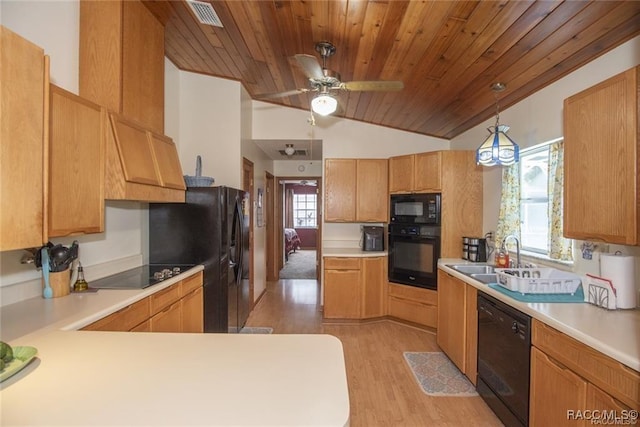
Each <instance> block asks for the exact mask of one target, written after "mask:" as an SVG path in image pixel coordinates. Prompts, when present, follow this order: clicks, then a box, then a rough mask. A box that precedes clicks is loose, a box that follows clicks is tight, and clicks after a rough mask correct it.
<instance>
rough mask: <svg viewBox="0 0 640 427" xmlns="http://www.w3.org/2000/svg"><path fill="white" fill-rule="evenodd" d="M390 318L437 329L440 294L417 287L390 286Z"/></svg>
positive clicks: (388, 301)
mask: <svg viewBox="0 0 640 427" xmlns="http://www.w3.org/2000/svg"><path fill="white" fill-rule="evenodd" d="M387 304H388V313H389V316H392V317H396V318H398V319H402V320H407V321H409V322H413V323H417V324H420V325H423V326H429V327H432V328H435V327H436V326H437V324H438V293H437V292H436V291H432V290H430V289H423V288H418V287H415V286H406V285H397V284H394V283H389V284H388V299H387Z"/></svg>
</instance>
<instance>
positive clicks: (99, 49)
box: [80, 0, 164, 134]
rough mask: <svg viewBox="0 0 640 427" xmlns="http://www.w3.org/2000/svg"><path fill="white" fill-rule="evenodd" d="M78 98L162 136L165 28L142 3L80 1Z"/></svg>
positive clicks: (132, 0)
mask: <svg viewBox="0 0 640 427" xmlns="http://www.w3.org/2000/svg"><path fill="white" fill-rule="evenodd" d="M80 95H81V96H82V97H84V98H87V99H89V100H91V101H93V102H95V103H97V104H100V105H103V106H105V107H107V108H108V109H109V110H110V111H116V112H118V113H122V114H123V115H125V116H127V117H129V118H131V119H133V120H134V121H136V122H138V123H140V124H142V125H143V126H144V127H146V128H148V129H150V130H152V131H153V132H155V133H158V134H163V133H164V27H163V26H162V24H161V23H160V22H159V21H158V20H157V19H156V18H155V17H154V16H153V14H152V13H151V12H150V11H149V10H148V9H147V8H146V7H145V6H144V5H143V4H142V2H140V1H137V0H131V1H120V0H116V1H86V0H82V1H81V2H80Z"/></svg>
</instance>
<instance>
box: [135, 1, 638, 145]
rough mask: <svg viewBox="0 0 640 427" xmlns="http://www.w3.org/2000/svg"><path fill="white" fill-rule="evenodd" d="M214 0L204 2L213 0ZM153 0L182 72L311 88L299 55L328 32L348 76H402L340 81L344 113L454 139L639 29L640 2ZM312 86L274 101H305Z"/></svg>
mask: <svg viewBox="0 0 640 427" xmlns="http://www.w3.org/2000/svg"><path fill="white" fill-rule="evenodd" d="M205 1H206V0H205ZM209 3H210V4H211V5H213V8H214V9H215V12H216V13H217V15H218V17H219V18H220V21H221V22H222V24H223V26H224V27H223V28H220V27H213V26H209V25H204V24H201V23H200V22H199V21H198V20H197V19H196V17H195V15H194V13H193V12H192V10H191V8H190V7H189V6H188V5H187V3H186V2H185V1H184V0H178V1H176V0H172V1H168V0H147V1H145V5H146V6H147V7H148V9H149V10H151V11H152V12H153V13H154V14H155V15H156V16H157V17H158V19H160V21H161V22H162V23H163V24H164V25H165V29H166V30H165V55H166V56H167V57H168V58H169V59H170V60H171V61H172V62H173V63H174V64H175V65H176V66H177V67H178V68H180V69H181V70H187V71H193V72H198V73H204V74H208V75H212V76H218V77H224V78H229V79H234V80H237V81H240V82H242V84H243V85H244V86H245V88H246V89H247V91H248V92H249V94H250V95H251V96H252V97H253V98H254V99H263V97H262V96H263V95H265V94H272V93H277V92H284V91H291V90H293V89H298V88H309V87H310V86H309V81H308V79H307V78H306V77H305V74H304V72H303V71H302V69H301V68H300V67H299V66H298V64H297V62H296V61H295V60H294V59H293V58H292V57H293V56H294V55H295V54H308V55H315V56H316V57H318V58H319V55H318V52H316V50H315V44H316V42H318V41H330V42H332V43H333V44H334V45H335V46H336V48H337V49H336V52H335V55H333V56H332V57H330V58H329V59H327V68H329V69H331V70H334V71H336V72H338V73H340V75H341V81H343V82H345V81H361V80H365V81H368V80H400V81H402V82H403V83H404V89H403V90H401V91H397V92H395V91H394V92H356V91H349V92H346V91H344V92H343V91H340V94H339V95H338V100H339V110H338V111H337V112H336V113H335V114H336V115H338V116H342V117H347V118H350V119H355V120H360V121H363V122H367V123H373V124H378V125H383V126H388V127H391V128H396V129H402V130H406V131H409V132H415V133H419V134H424V135H431V136H437V137H442V138H447V139H450V138H453V137H455V136H457V135H459V134H460V133H462V132H464V131H465V130H468V129H470V128H471V127H473V126H475V125H477V124H479V123H481V122H483V121H485V120H487V119H488V118H490V117H492V116H493V115H494V114H495V110H496V94H495V93H494V92H492V90H491V85H492V84H493V83H495V82H502V83H505V84H506V86H507V87H506V90H504V91H503V92H501V93H500V94H499V95H498V100H499V104H500V108H501V109H504V108H506V107H508V106H509V105H512V104H514V103H516V102H518V101H520V100H522V99H524V98H526V97H527V96H529V95H531V94H532V93H534V92H536V91H538V90H540V89H542V88H543V87H545V86H547V85H549V84H550V83H552V82H554V81H556V80H558V79H559V78H561V77H563V76H565V75H566V74H568V73H570V72H571V71H573V70H575V69H576V68H579V67H581V66H582V65H584V64H586V63H588V62H589V61H591V60H593V59H595V58H597V57H598V56H600V55H602V54H603V53H605V52H607V51H609V50H611V49H613V48H615V47H616V46H618V45H620V44H622V43H624V42H625V41H627V40H629V39H631V38H632V37H634V36H636V35H638V34H640V1H635V0H631V1H575V0H571V1H527V0H518V1H442V0H439V1H396V0H388V1H382V0H340V1H309V0H292V1H286V0H258V1H237V0H229V1H217V0H214V1H209ZM311 98H312V95H311V94H309V93H304V94H294V95H292V96H289V97H282V98H271V99H268V102H273V103H276V104H280V105H284V106H290V107H295V108H300V109H305V110H308V109H309V105H310V101H311Z"/></svg>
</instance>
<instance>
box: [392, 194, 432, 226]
mask: <svg viewBox="0 0 640 427" xmlns="http://www.w3.org/2000/svg"><path fill="white" fill-rule="evenodd" d="M389 212H390V214H391V223H396V224H429V225H440V193H427V194H392V195H391V206H390V209H389Z"/></svg>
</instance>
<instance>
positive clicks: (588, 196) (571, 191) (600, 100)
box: [564, 67, 640, 245]
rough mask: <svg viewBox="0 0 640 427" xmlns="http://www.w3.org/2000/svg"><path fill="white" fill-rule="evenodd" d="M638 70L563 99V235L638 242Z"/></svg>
mask: <svg viewBox="0 0 640 427" xmlns="http://www.w3.org/2000/svg"><path fill="white" fill-rule="evenodd" d="M639 70H640V67H636V68H633V69H630V70H628V71H626V72H624V73H621V74H618V75H616V76H614V77H612V78H610V79H608V80H606V81H604V82H602V83H600V84H598V85H596V86H594V87H591V88H589V89H587V90H585V91H583V92H580V93H578V94H576V95H574V96H572V97H570V98H567V99H565V101H564V235H565V237H569V238H574V239H583V240H598V241H605V242H609V243H618V244H623V245H638V244H640V229H639V227H638V223H639V221H640V211H639V209H640V208H639V202H638V201H639V200H640V199H639V195H638V192H639V191H640V186H639V185H638V184H637V171H638V169H639V168H640V157H639V156H638V131H639V129H640V128H639V124H638V120H639V116H638V96H639V93H640V82H639V78H638V73H639ZM601 207H605V208H601Z"/></svg>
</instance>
